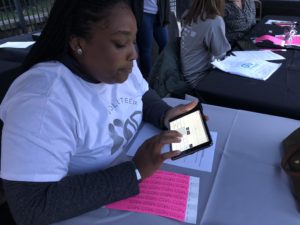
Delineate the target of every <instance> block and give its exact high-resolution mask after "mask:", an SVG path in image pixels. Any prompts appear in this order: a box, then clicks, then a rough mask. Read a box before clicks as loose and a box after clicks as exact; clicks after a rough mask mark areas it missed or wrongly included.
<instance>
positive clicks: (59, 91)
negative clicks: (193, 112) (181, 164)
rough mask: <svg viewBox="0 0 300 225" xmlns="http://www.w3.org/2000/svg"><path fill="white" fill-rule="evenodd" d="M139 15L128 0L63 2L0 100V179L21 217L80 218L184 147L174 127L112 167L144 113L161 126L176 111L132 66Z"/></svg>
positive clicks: (134, 186)
mask: <svg viewBox="0 0 300 225" xmlns="http://www.w3.org/2000/svg"><path fill="white" fill-rule="evenodd" d="M136 32H137V27H136V20H135V18H134V15H133V13H132V11H131V9H130V7H129V6H128V5H127V3H126V1H125V0H85V1H81V0H72V1H70V0H57V1H55V3H54V6H53V8H52V11H51V13H50V16H49V19H48V21H47V24H46V26H45V28H44V30H43V31H42V34H41V36H40V38H39V39H38V41H37V42H36V44H35V45H34V46H33V48H32V50H31V52H30V53H29V55H28V57H27V59H26V60H25V62H24V66H23V72H24V73H23V74H22V75H21V76H20V77H18V78H17V79H16V80H15V81H14V83H13V84H12V86H11V87H10V89H9V91H8V92H7V94H6V96H5V98H4V100H3V102H2V104H1V107H0V118H1V120H2V121H3V122H4V126H3V131H2V152H1V178H2V179H3V186H4V189H5V195H6V199H7V201H8V204H9V207H10V210H11V212H12V214H13V217H14V219H15V221H16V222H17V224H22V225H27V224H28V225H29V224H30V225H35V224H36V225H43V224H51V223H54V222H56V221H60V220H64V219H67V218H70V217H74V216H78V215H80V214H82V213H85V212H88V211H91V210H93V209H96V208H99V207H101V206H103V205H106V204H108V203H111V202H114V201H118V200H121V199H124V198H127V197H130V196H133V195H136V194H137V193H138V192H139V185H138V180H140V179H144V178H146V177H148V176H150V175H151V174H153V172H154V171H155V170H156V169H158V168H159V167H160V165H161V164H162V163H163V161H164V160H165V159H168V158H170V157H172V156H175V155H177V154H179V152H175V153H172V152H169V153H164V154H161V152H160V151H161V148H162V146H163V145H164V144H170V143H172V142H180V139H181V135H180V134H179V133H178V132H176V131H164V132H162V133H161V134H160V135H157V136H154V137H152V138H150V139H148V140H147V141H146V142H145V143H143V145H142V146H141V147H140V148H139V149H138V151H137V153H136V155H135V156H134V157H133V159H132V161H127V162H123V163H121V164H119V165H116V166H113V167H111V163H112V162H113V161H114V160H115V159H116V158H117V157H118V156H119V155H120V154H121V153H122V152H123V151H124V150H125V149H126V145H127V143H128V142H129V141H130V140H131V138H132V137H133V135H134V134H135V133H136V131H137V129H138V126H139V125H140V123H141V120H142V119H143V120H145V121H149V122H152V123H153V124H154V125H156V126H160V127H164V126H165V125H166V124H167V123H168V121H169V119H170V118H171V117H173V116H175V115H179V114H181V113H183V112H185V111H187V110H190V109H191V108H193V107H195V105H196V104H197V102H192V103H190V104H187V105H183V106H178V107H176V108H173V109H171V108H170V107H169V106H168V105H166V104H165V103H164V102H162V101H161V99H160V98H159V97H158V96H157V95H156V94H155V93H154V92H153V91H151V90H149V89H148V85H147V82H146V81H145V80H144V79H143V77H142V75H141V73H140V71H139V70H138V67H137V65H136V61H135V60H136V58H137V53H136V50H135V36H136Z"/></svg>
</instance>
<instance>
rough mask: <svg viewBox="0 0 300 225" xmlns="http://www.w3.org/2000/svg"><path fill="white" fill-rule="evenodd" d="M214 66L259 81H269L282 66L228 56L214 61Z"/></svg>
mask: <svg viewBox="0 0 300 225" xmlns="http://www.w3.org/2000/svg"><path fill="white" fill-rule="evenodd" d="M212 64H213V65H214V66H215V67H217V68H218V69H220V70H223V71H225V72H228V73H231V74H235V75H239V76H244V77H249V78H254V79H258V80H267V79H268V78H269V77H270V76H271V75H272V74H273V73H274V72H275V71H276V70H277V69H278V68H279V67H280V66H281V63H271V62H268V61H265V60H258V59H245V58H239V57H236V56H228V57H226V58H225V59H224V60H222V61H214V62H212Z"/></svg>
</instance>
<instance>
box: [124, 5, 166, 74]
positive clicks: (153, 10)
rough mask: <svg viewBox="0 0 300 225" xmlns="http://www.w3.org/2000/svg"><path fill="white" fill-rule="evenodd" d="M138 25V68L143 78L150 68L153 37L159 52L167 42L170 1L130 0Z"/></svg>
mask: <svg viewBox="0 0 300 225" xmlns="http://www.w3.org/2000/svg"><path fill="white" fill-rule="evenodd" d="M130 4H131V6H132V9H133V12H134V14H135V15H136V19H137V23H138V34H137V46H138V50H139V55H140V58H139V66H140V69H141V71H142V74H143V75H144V77H145V78H147V77H148V75H149V73H150V71H151V68H152V63H153V60H152V55H153V37H154V39H155V41H156V43H157V45H158V50H159V52H161V51H162V50H163V48H164V47H165V46H166V44H167V42H168V29H167V24H169V23H170V21H169V17H170V0H130Z"/></svg>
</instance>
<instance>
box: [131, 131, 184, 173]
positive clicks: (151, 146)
mask: <svg viewBox="0 0 300 225" xmlns="http://www.w3.org/2000/svg"><path fill="white" fill-rule="evenodd" d="M181 137H182V135H181V134H180V133H179V132H177V131H163V132H161V133H160V134H159V135H156V136H153V137H152V138H150V139H148V140H146V141H145V142H144V143H143V144H142V145H141V146H140V147H139V149H138V150H137V152H136V153H135V156H134V157H133V162H134V163H135V166H136V168H137V169H138V170H139V172H140V174H141V177H142V179H145V178H147V177H149V176H151V175H152V174H153V173H154V172H155V170H157V169H159V167H160V166H161V164H162V163H163V162H164V161H165V160H166V159H169V158H171V157H173V156H177V155H179V154H180V151H170V152H166V153H161V149H162V147H163V146H164V145H165V144H171V143H179V142H180V141H181Z"/></svg>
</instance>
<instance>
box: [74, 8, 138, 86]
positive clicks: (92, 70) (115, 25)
mask: <svg viewBox="0 0 300 225" xmlns="http://www.w3.org/2000/svg"><path fill="white" fill-rule="evenodd" d="M136 33H137V26H136V20H135V17H134V15H133V13H132V12H131V10H130V8H129V7H128V6H127V5H125V4H122V3H120V4H117V5H115V6H114V7H113V8H112V10H111V11H110V13H109V17H108V18H107V19H105V20H104V21H99V22H98V23H96V24H94V26H93V27H92V30H91V38H89V39H88V40H86V39H83V38H78V37H77V38H76V37H75V39H76V40H77V41H75V43H77V44H78V45H79V46H76V47H74V43H73V46H72V43H70V45H71V46H72V47H71V48H72V49H73V52H74V55H75V58H76V59H77V61H78V62H79V64H80V65H81V66H82V67H83V70H84V71H86V72H87V73H88V74H89V75H91V76H92V77H93V78H95V79H96V80H97V81H99V82H103V83H109V84H113V83H123V82H124V81H126V80H127V78H128V76H129V74H130V73H131V71H132V67H133V60H135V59H137V52H136V49H135V40H136ZM72 41H74V38H73V40H72V38H71V42H72ZM78 47H80V48H81V49H82V54H81V55H79V54H77V53H76V48H78Z"/></svg>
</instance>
